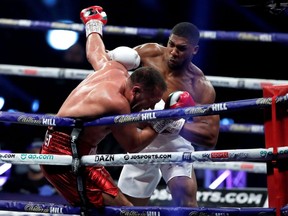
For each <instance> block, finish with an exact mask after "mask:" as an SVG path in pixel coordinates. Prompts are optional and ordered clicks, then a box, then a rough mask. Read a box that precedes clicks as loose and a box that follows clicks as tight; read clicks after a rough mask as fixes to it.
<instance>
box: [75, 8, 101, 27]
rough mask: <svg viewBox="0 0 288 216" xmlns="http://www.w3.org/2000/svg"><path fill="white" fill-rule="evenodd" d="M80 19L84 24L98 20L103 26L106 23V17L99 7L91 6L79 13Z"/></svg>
mask: <svg viewBox="0 0 288 216" xmlns="http://www.w3.org/2000/svg"><path fill="white" fill-rule="evenodd" d="M80 18H81V20H82V22H83V23H84V24H86V23H87V22H88V21H90V20H100V21H101V22H102V23H103V25H105V24H106V23H107V15H106V13H105V12H104V11H103V8H102V7H100V6H91V7H88V8H85V9H83V10H82V11H81V12H80Z"/></svg>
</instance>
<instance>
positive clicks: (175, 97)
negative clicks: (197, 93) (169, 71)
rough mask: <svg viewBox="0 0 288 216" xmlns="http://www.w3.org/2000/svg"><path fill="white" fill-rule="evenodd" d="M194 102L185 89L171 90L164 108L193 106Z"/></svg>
mask: <svg viewBox="0 0 288 216" xmlns="http://www.w3.org/2000/svg"><path fill="white" fill-rule="evenodd" d="M195 105H196V103H195V101H194V100H193V98H192V97H191V95H190V94H189V92H187V91H175V92H172V93H171V94H170V95H169V97H168V98H167V100H166V102H165V109H175V108H182V107H189V106H195Z"/></svg>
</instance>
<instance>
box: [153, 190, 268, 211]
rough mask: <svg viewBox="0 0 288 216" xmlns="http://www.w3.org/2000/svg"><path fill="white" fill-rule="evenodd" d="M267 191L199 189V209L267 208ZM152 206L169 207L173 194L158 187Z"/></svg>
mask: <svg viewBox="0 0 288 216" xmlns="http://www.w3.org/2000/svg"><path fill="white" fill-rule="evenodd" d="M267 198H268V196H267V189H265V188H253V189H252V188H251V189H248V188H246V189H217V190H210V189H201V188H200V189H198V192H197V200H198V205H199V207H267ZM150 205H151V206H169V205H173V204H172V198H171V194H170V193H168V192H167V190H166V188H165V187H158V188H157V189H156V190H155V191H154V194H153V195H152V197H151V199H150Z"/></svg>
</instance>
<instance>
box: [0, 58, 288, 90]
mask: <svg viewBox="0 0 288 216" xmlns="http://www.w3.org/2000/svg"><path fill="white" fill-rule="evenodd" d="M92 72H93V70H82V69H73V68H55V67H35V66H24V65H8V64H0V74H5V75H18V76H30V77H45V78H56V79H57V78H60V79H85V78H86V76H87V75H88V74H90V73H92ZM206 77H207V79H209V80H210V81H211V83H212V85H213V86H215V87H226V88H239V89H255V90H260V89H262V86H263V85H278V84H286V83H288V80H272V79H255V78H254V79H252V78H231V77H220V76H206Z"/></svg>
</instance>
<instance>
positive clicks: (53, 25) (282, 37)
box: [0, 18, 288, 42]
mask: <svg viewBox="0 0 288 216" xmlns="http://www.w3.org/2000/svg"><path fill="white" fill-rule="evenodd" d="M0 27H14V28H15V27H17V28H29V29H38V30H47V29H62V30H72V31H77V32H81V33H83V32H84V29H85V28H84V25H83V24H79V23H64V22H48V21H38V20H27V19H18V20H17V19H7V18H1V19H0ZM103 32H104V33H106V34H114V35H137V36H141V37H159V36H164V37H169V35H170V32H171V30H170V29H164V28H157V29H156V28H141V27H126V26H110V25H106V26H104V28H103ZM200 37H201V38H204V39H207V40H234V41H257V42H287V41H288V34H286V33H264V32H236V31H231V32H228V31H205V30H204V31H203V30H202V31H200Z"/></svg>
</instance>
